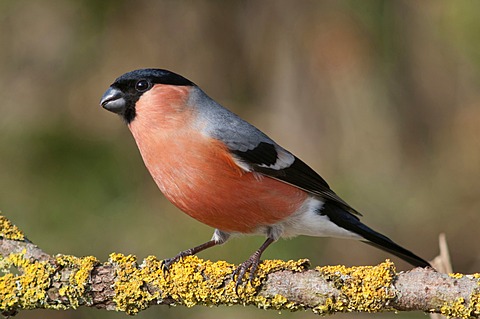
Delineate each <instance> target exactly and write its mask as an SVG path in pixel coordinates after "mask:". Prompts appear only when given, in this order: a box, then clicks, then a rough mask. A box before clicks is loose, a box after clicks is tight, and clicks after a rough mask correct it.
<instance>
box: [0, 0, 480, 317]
mask: <svg viewBox="0 0 480 319" xmlns="http://www.w3.org/2000/svg"><path fill="white" fill-rule="evenodd" d="M478 12H480V2H475V1H455V2H450V1H446V0H431V1H422V2H417V1H395V2H394V1H380V0H365V1H355V0H352V1H313V0H312V1H310V0H301V1H274V0H269V1H204V0H201V1H173V0H172V1H119V0H115V1H113V0H111V1H96V0H83V1H62V0H44V1H41V2H40V1H24V0H16V1H6V0H1V1H0V48H1V50H0V114H1V115H0V152H1V153H0V154H1V155H0V209H1V210H2V211H3V213H4V214H5V215H6V216H7V217H9V218H10V219H11V220H12V221H13V222H14V223H16V224H17V225H18V226H20V227H21V228H22V229H23V230H24V231H25V232H26V234H27V235H28V237H29V238H30V239H31V240H32V241H33V242H35V243H36V244H37V245H39V246H40V247H42V248H43V249H44V250H45V251H47V252H49V253H63V254H73V255H77V256H84V255H94V256H97V257H98V258H99V259H100V260H102V261H105V260H106V259H107V258H108V254H109V253H111V252H122V253H125V254H135V255H137V256H138V258H144V257H146V256H147V255H150V254H153V255H156V256H158V257H159V258H166V257H171V256H173V255H175V254H176V253H177V252H178V251H180V250H184V249H186V248H189V247H192V246H194V245H197V244H199V243H202V242H204V241H206V240H208V239H209V238H210V236H211V234H212V229H210V228H209V227H207V226H205V225H202V224H200V223H198V222H196V221H195V220H193V219H190V218H189V217H187V216H186V215H184V214H183V213H181V212H180V211H178V210H177V209H176V208H174V207H173V206H172V205H171V204H170V203H168V202H167V201H166V200H165V199H164V198H163V196H162V195H161V194H160V192H159V191H158V189H157V187H156V185H155V184H154V182H153V181H152V179H151V177H150V176H149V174H148V173H147V171H146V169H145V167H144V165H143V163H142V160H141V158H140V156H139V153H138V151H137V148H136V145H135V143H134V141H133V138H132V137H131V136H130V133H129V131H128V129H127V127H126V126H125V125H124V124H123V123H122V121H121V120H120V118H118V117H117V116H115V115H113V114H112V113H109V112H106V111H105V110H103V109H101V108H100V107H99V105H98V102H99V99H100V97H101V96H102V94H103V92H104V91H105V90H106V88H107V87H108V86H109V85H110V84H111V83H112V82H113V80H114V79H115V78H116V77H118V76H119V75H121V74H123V73H124V72H127V71H130V70H133V69H137V68H144V67H158V68H166V69H170V70H172V71H175V72H177V73H180V74H182V75H184V76H185V77H187V78H189V79H190V80H192V81H194V82H195V83H197V84H198V85H199V86H201V87H202V88H203V89H204V90H205V91H206V92H207V93H208V94H209V95H210V96H211V97H213V98H214V99H216V100H217V101H219V102H220V103H222V104H223V105H225V106H226V107H228V108H229V109H231V110H233V111H234V112H236V113H238V114H239V115H241V116H242V117H243V118H245V119H247V120H249V121H250V122H252V123H254V124H255V125H257V126H258V127H259V128H261V129H262V130H264V131H265V132H266V133H267V134H269V135H270V136H271V137H273V138H274V139H275V140H276V141H277V142H279V143H280V144H281V145H282V146H284V147H286V148H287V149H289V150H291V151H292V152H294V153H295V154H297V155H298V156H299V157H300V158H302V159H303V160H304V161H305V162H307V163H309V164H310V165H311V166H312V167H313V168H314V169H315V170H317V171H318V172H320V173H321V174H322V176H323V177H324V178H325V179H326V180H327V181H329V183H330V185H331V186H332V188H333V189H334V190H335V191H336V192H337V193H338V194H340V195H341V196H342V197H343V198H344V199H345V200H346V201H347V202H349V203H350V204H351V205H352V206H354V207H355V208H357V209H358V210H359V211H361V212H363V214H364V218H363V221H365V222H366V223H367V224H369V225H370V226H372V227H373V228H375V229H377V230H379V231H381V232H382V233H384V234H387V235H388V236H389V237H391V238H392V239H394V240H395V241H397V242H398V243H400V244H401V245H403V246H405V247H407V248H409V249H411V250H413V251H414V252H416V253H417V254H419V255H421V256H423V257H424V258H426V259H432V258H433V257H435V256H436V255H437V254H438V240H437V237H438V234H439V233H441V232H445V233H446V234H447V240H448V243H449V245H450V250H451V257H452V262H453V267H454V271H458V272H466V273H471V272H478V271H480V249H479V247H478V228H479V226H480V220H479V218H478V217H479V213H480V91H479V89H478V88H479V84H480V41H478V35H479V34H480V20H479V19H478ZM263 240H264V238H261V237H246V238H241V239H233V240H232V241H230V242H228V243H227V244H226V245H224V246H222V247H217V248H214V249H211V250H208V251H206V252H204V253H201V254H200V256H201V257H203V258H210V259H213V260H217V259H225V260H228V261H230V262H235V263H240V262H242V261H244V260H245V259H246V258H247V257H248V256H250V254H251V253H252V252H253V251H254V250H255V249H257V248H258V246H259V245H260V244H261V243H262V242H263ZM264 257H265V258H280V259H298V258H303V257H307V258H309V259H310V260H311V261H312V263H313V265H326V264H328V265H329V264H346V265H370V264H377V263H379V262H381V261H383V260H385V259H386V258H392V260H394V261H395V262H396V263H397V265H398V267H399V269H408V268H409V266H408V265H407V264H405V263H403V262H402V261H399V260H398V259H397V258H394V257H392V256H390V255H388V254H386V253H383V252H381V251H379V250H376V249H374V248H372V247H370V246H368V245H364V244H362V243H357V242H350V241H346V240H338V239H322V238H308V237H299V238H296V239H293V240H281V241H280V242H278V243H277V244H275V245H273V246H272V247H271V248H269V249H268V250H267V252H266V253H265V255H264ZM47 315H48V316H49V317H50V318H124V317H125V316H126V315H124V314H122V313H112V312H108V313H107V312H105V311H97V310H95V309H85V308H81V309H79V310H76V311H65V312H58V311H44V310H40V311H31V312H22V313H20V314H19V315H18V316H17V317H18V318H38V317H47ZM220 316H228V318H250V317H255V318H272V317H276V316H277V314H276V313H275V312H274V311H262V310H258V309H254V308H253V307H247V308H244V307H219V308H214V309H208V308H203V307H196V308H192V309H187V308H185V307H176V308H168V307H154V308H151V309H149V310H147V311H144V312H142V313H140V314H139V315H138V317H137V318H159V317H162V318H178V317H183V318H215V317H220ZM300 316H301V317H302V318H314V317H315V318H317V317H316V316H314V315H313V314H311V313H310V312H308V313H293V314H291V313H283V314H282V317H284V318H299V317H300ZM353 316H355V317H358V318H367V317H371V316H370V315H352V314H350V315H348V314H346V315H337V316H336V317H335V318H353ZM375 317H376V318H377V317H378V318H390V317H395V318H424V315H423V314H422V313H414V314H413V313H407V314H398V315H394V314H388V313H387V314H380V315H375Z"/></svg>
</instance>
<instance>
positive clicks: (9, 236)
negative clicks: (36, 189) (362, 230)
mask: <svg viewBox="0 0 480 319" xmlns="http://www.w3.org/2000/svg"><path fill="white" fill-rule="evenodd" d="M161 265H162V262H161V261H160V260H158V259H157V258H155V257H148V258H146V259H145V260H143V261H142V262H141V263H139V262H138V261H137V260H136V258H135V257H133V256H124V255H122V254H111V255H110V258H109V260H108V261H107V262H104V263H101V262H99V261H98V260H97V259H96V258H94V257H91V256H88V257H82V258H78V257H74V256H65V255H56V256H50V255H48V254H46V253H44V252H43V251H41V250H40V249H39V248H38V247H36V246H35V245H34V244H32V243H31V242H29V241H28V240H26V238H25V236H24V235H23V234H22V232H21V231H20V230H18V229H17V228H16V227H15V226H14V225H12V224H11V223H10V222H9V221H8V220H7V219H6V218H5V217H3V216H1V215H0V271H2V272H3V275H2V276H0V311H1V312H2V313H3V314H4V315H13V314H15V313H16V312H18V311H21V310H24V309H36V308H48V309H68V308H77V307H79V306H88V307H97V308H102V309H106V310H116V311H124V312H126V313H128V314H131V315H133V314H136V313H138V312H139V311H141V310H143V309H146V308H148V307H150V306H153V305H185V306H187V307H193V306H196V305H207V306H211V305H229V306H230V305H237V304H238V305H244V306H247V305H251V306H256V307H259V308H265V309H275V310H292V311H294V310H300V309H310V310H312V311H313V312H315V313H319V314H330V313H334V312H349V311H365V312H379V311H412V310H419V311H425V312H435V313H442V314H446V315H448V316H452V317H459V318H477V317H479V316H480V275H478V274H476V275H468V276H467V275H460V274H441V273H438V272H436V271H434V270H433V269H414V270H412V271H409V272H402V273H397V272H396V270H395V265H394V264H393V263H392V262H390V261H388V260H387V261H385V262H384V263H382V264H380V265H378V266H372V267H351V268H347V267H344V266H326V267H316V268H314V269H310V270H309V269H308V266H309V265H308V261H307V260H299V261H288V262H284V261H279V260H267V261H264V262H263V263H262V264H261V265H260V268H259V270H258V272H257V274H256V276H255V278H254V280H253V281H252V282H251V283H249V284H247V285H245V286H244V287H243V288H240V289H239V291H238V293H236V292H235V289H234V282H232V278H231V274H232V271H233V269H234V267H235V266H234V265H232V264H229V263H227V262H224V261H218V262H211V261H208V260H202V259H199V258H198V257H195V256H192V257H187V258H184V259H183V260H181V261H179V262H177V263H175V264H174V265H172V266H171V268H170V269H169V271H168V272H164V271H163V270H162V267H161Z"/></svg>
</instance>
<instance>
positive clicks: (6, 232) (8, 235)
mask: <svg viewBox="0 0 480 319" xmlns="http://www.w3.org/2000/svg"><path fill="white" fill-rule="evenodd" d="M0 237H3V238H5V239H10V240H24V239H25V235H24V234H23V232H22V231H21V230H20V229H18V227H17V226H15V225H14V224H12V222H11V221H10V220H8V219H7V218H6V217H5V216H3V215H2V214H1V212H0Z"/></svg>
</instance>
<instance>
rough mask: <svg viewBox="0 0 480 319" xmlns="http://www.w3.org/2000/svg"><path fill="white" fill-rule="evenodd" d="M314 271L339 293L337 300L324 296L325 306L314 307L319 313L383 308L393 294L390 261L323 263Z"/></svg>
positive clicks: (391, 264)
mask: <svg viewBox="0 0 480 319" xmlns="http://www.w3.org/2000/svg"><path fill="white" fill-rule="evenodd" d="M317 270H318V271H319V272H320V273H321V274H322V276H324V277H326V279H327V280H330V281H333V283H334V285H335V287H336V288H338V289H340V290H341V292H342V295H341V297H340V298H338V299H337V300H328V299H327V304H326V305H321V306H318V307H317V308H316V310H317V311H319V312H321V313H325V312H327V313H330V312H333V311H353V310H354V311H366V312H376V311H379V310H386V309H388V308H387V307H386V306H387V304H388V300H390V299H393V298H394V297H395V295H394V293H393V289H392V282H393V279H394V278H395V274H396V271H395V265H394V264H393V263H392V262H391V261H389V260H386V261H385V262H384V263H381V264H380V265H378V266H362V267H351V268H348V267H345V266H324V267H317Z"/></svg>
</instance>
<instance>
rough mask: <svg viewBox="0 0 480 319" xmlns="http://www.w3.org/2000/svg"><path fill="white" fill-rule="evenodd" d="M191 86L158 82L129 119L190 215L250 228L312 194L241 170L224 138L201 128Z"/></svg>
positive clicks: (157, 172)
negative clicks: (190, 100)
mask: <svg viewBox="0 0 480 319" xmlns="http://www.w3.org/2000/svg"><path fill="white" fill-rule="evenodd" d="M189 90H190V88H189V87H178V86H165V85H158V84H157V85H156V86H155V87H153V88H152V89H151V90H150V91H148V92H146V93H145V94H144V95H143V96H142V98H141V100H140V101H138V102H137V105H136V119H135V121H133V122H132V123H130V124H129V128H130V130H131V132H132V134H133V136H134V137H135V140H136V142H137V145H138V148H139V150H140V153H141V155H142V157H143V160H144V162H145V165H146V166H147V169H148V170H149V171H150V174H151V175H152V176H153V178H154V180H155V182H156V183H157V185H158V187H159V188H160V190H161V191H162V192H163V193H164V195H165V196H166V197H167V198H168V199H169V200H170V201H171V202H172V203H173V204H175V205H176V206H177V207H178V208H180V209H181V210H182V211H184V212H185V213H187V214H188V215H190V216H191V217H193V218H195V219H197V220H199V221H200V222H202V223H205V224H207V225H209V226H211V227H215V228H218V229H221V230H223V231H227V232H240V233H251V232H254V231H255V230H256V228H258V227H260V226H267V225H271V224H274V223H276V222H278V221H281V220H282V219H284V218H286V217H288V216H289V215H291V214H292V213H294V212H295V211H296V210H297V209H298V208H299V207H300V206H301V205H302V203H303V202H304V201H305V200H306V198H307V197H308V195H307V194H306V193H305V192H304V191H302V190H300V189H298V188H296V187H293V186H290V185H288V184H285V183H283V182H280V181H277V180H275V179H272V178H269V177H265V176H261V175H258V174H257V173H251V172H246V171H244V170H242V169H241V168H240V167H239V166H238V165H237V164H236V163H235V161H234V159H233V158H232V156H231V155H230V153H229V151H228V150H227V148H226V146H225V145H224V144H223V143H222V142H220V141H218V140H215V139H213V138H211V137H209V136H206V135H205V134H204V133H202V132H201V129H200V128H201V125H202V123H197V121H196V114H195V112H194V111H193V110H192V109H191V108H190V107H188V106H187V105H186V101H187V99H188V94H189ZM176 112H182V113H183V114H182V116H175V114H174V113H176Z"/></svg>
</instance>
